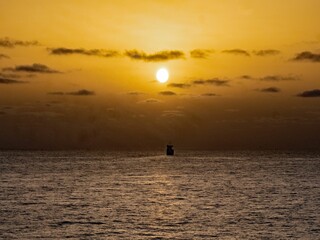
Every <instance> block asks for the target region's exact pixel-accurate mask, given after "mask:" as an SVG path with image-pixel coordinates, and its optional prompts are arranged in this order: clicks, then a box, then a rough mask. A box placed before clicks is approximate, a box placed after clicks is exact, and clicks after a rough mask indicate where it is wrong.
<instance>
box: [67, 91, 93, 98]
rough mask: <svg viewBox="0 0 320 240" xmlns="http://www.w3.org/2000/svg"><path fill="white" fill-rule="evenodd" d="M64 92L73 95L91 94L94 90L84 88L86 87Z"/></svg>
mask: <svg viewBox="0 0 320 240" xmlns="http://www.w3.org/2000/svg"><path fill="white" fill-rule="evenodd" d="M66 94H68V95H73V96H92V95H95V92H93V91H89V90H86V89H81V90H79V91H75V92H68V93H66Z"/></svg>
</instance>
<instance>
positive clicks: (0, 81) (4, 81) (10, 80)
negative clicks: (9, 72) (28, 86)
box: [0, 78, 27, 84]
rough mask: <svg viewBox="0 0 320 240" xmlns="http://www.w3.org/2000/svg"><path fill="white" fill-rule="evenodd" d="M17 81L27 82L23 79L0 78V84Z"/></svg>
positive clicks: (16, 82)
mask: <svg viewBox="0 0 320 240" xmlns="http://www.w3.org/2000/svg"><path fill="white" fill-rule="evenodd" d="M19 83H27V82H25V81H18V80H13V79H9V78H0V84H19Z"/></svg>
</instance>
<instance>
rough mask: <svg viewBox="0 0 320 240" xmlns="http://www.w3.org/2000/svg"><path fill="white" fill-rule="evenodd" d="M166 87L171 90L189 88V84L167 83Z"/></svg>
mask: <svg viewBox="0 0 320 240" xmlns="http://www.w3.org/2000/svg"><path fill="white" fill-rule="evenodd" d="M167 87H172V88H189V87H191V84H188V83H169V84H168V85H167Z"/></svg>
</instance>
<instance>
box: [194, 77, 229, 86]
mask: <svg viewBox="0 0 320 240" xmlns="http://www.w3.org/2000/svg"><path fill="white" fill-rule="evenodd" d="M228 82H229V81H228V80H221V79H219V78H212V79H207V80H202V79H199V80H194V81H192V83H193V84H194V85H215V86H229V84H228Z"/></svg>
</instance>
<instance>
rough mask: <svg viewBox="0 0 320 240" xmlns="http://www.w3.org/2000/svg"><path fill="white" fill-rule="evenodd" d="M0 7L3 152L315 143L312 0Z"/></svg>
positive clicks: (316, 34) (16, 0)
mask: <svg viewBox="0 0 320 240" xmlns="http://www.w3.org/2000/svg"><path fill="white" fill-rule="evenodd" d="M0 3H1V8H0V70H1V71H0V124H1V126H2V133H1V135H0V148H52V149H56V148H66V149H69V148H102V149H140V148H145V147H147V148H152V149H154V148H161V147H163V145H164V144H166V143H167V142H168V141H171V142H174V143H175V144H176V145H178V146H180V147H181V148H186V149H190V148H196V149H248V148H255V149H257V148H259V149H265V148H272V149H274V148H282V149H283V148H301V149H304V148H316V147H317V146H319V144H320V139H319V134H316V133H317V132H319V130H320V126H319V125H320V124H319V122H320V97H319V96H320V90H319V89H320V83H319V81H320V72H319V66H320V30H319V26H318V25H319V22H320V15H319V13H318V12H319V11H318V10H319V9H320V1H318V0H306V1H292V0H283V1H272V3H271V2H270V1H258V0H256V1H255V0H243V1H237V0H226V1H215V0H207V1H206V0H200V1H195V0H194V1H193V0H172V1H167V0H158V1H147V0H139V1H134V0H126V1H125V0H119V1H102V0H101V1H99V0H91V1H87V0H80V1H72V0H70V1H62V0H57V1H40V0H11V1H3V0H0ZM161 68H164V69H167V70H168V71H169V72H168V73H166V72H163V73H162V74H160V75H161V77H158V75H157V71H158V70H159V69H161ZM166 74H169V75H170V76H169V75H168V76H166ZM161 82H163V83H161Z"/></svg>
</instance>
